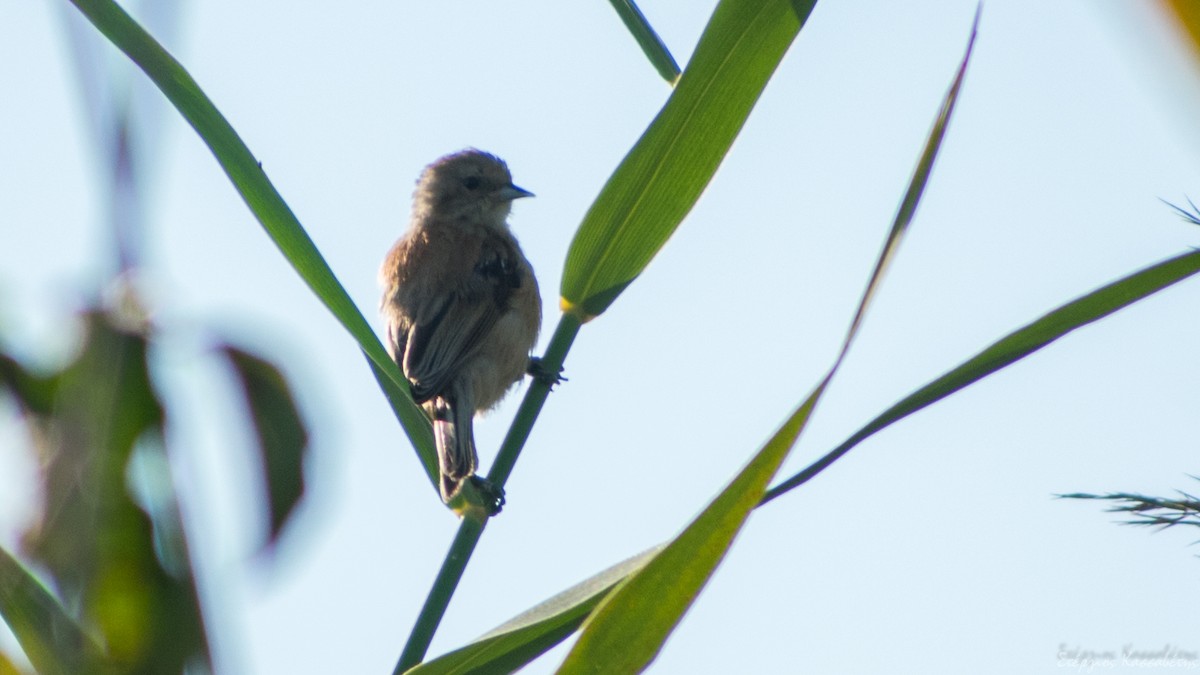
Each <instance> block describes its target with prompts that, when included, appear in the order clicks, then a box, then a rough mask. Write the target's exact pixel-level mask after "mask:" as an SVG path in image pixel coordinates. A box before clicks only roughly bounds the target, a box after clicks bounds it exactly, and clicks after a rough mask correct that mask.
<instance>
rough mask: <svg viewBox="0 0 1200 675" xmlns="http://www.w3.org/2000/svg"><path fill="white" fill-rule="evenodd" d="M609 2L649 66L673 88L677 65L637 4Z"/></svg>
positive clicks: (631, 2)
mask: <svg viewBox="0 0 1200 675" xmlns="http://www.w3.org/2000/svg"><path fill="white" fill-rule="evenodd" d="M609 2H611V3H612V6H613V9H615V10H617V15H618V16H620V17H621V21H623V22H624V23H625V27H626V28H627V29H629V32H630V33H631V34H632V35H633V39H635V40H637V43H638V46H639V47H641V48H642V51H643V52H644V53H645V54H646V58H648V59H650V64H651V65H653V66H654V69H655V70H657V71H658V74H659V75H660V76H662V79H664V80H666V81H667V84H669V85H671V86H675V82H677V81H678V80H679V64H677V63H675V57H673V56H671V52H670V50H668V49H667V46H666V45H665V44H663V41H662V38H660V37H658V33H656V32H654V28H653V27H652V26H651V25H650V22H649V21H647V20H646V17H645V15H643V14H642V10H640V9H638V6H637V3H635V2H634V1H633V0H609Z"/></svg>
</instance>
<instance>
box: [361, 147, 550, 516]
mask: <svg viewBox="0 0 1200 675" xmlns="http://www.w3.org/2000/svg"><path fill="white" fill-rule="evenodd" d="M531 196H533V195H532V193H530V192H528V191H526V190H523V189H521V188H519V187H517V186H515V185H513V183H512V175H511V174H509V172H508V166H507V165H505V163H504V162H503V161H502V160H500V158H498V157H495V156H493V155H489V154H487V153H485V152H481V151H479V150H474V149H469V150H464V151H462V152H458V153H455V154H452V155H447V156H445V157H442V158H441V159H439V160H437V161H436V162H434V163H433V164H430V165H429V166H427V167H426V168H425V170H424V172H422V173H421V177H420V179H419V180H418V181H417V189H416V192H414V193H413V211H412V221H411V222H410V223H409V228H408V231H407V232H406V233H405V234H404V236H402V237H401V238H400V239H399V240H398V241H397V242H396V244H395V245H394V246H392V249H391V251H389V252H388V255H387V258H386V259H384V262H383V267H382V268H381V269H380V271H379V275H380V281H381V283H382V284H383V287H384V292H383V301H382V302H381V306H380V309H381V312H382V313H383V316H384V318H385V319H386V321H387V335H386V344H387V349H388V353H390V354H391V356H392V358H393V359H394V360H395V361H396V364H397V365H399V366H400V369H401V370H402V371H403V372H404V375H405V377H407V378H408V380H409V382H410V383H411V384H412V396H413V400H415V401H416V402H417V403H419V404H421V405H422V406H423V407H424V409H425V411H426V412H427V413H428V414H429V416H430V418H431V419H432V420H433V434H434V440H435V441H436V443H437V453H438V465H439V469H440V471H441V480H440V484H439V488H440V491H441V495H442V500H443V501H445V502H447V503H448V502H449V501H450V500H451V499H453V498H454V497H455V495H457V494H458V492H459V490H460V489H461V488H462V484H463V481H464V480H467V479H468V478H471V477H472V476H473V475H474V473H475V468H476V466H477V465H478V463H479V458H478V455H477V454H476V452H475V439H474V435H473V433H472V428H471V422H472V419H473V418H474V417H475V415H476V413H479V412H483V411H485V410H488V409H490V408H492V407H493V406H495V405H496V404H497V403H498V402H499V401H500V399H501V398H503V396H504V394H505V392H507V391H508V389H509V387H511V386H512V385H513V384H514V383H516V382H517V381H518V380H520V379H521V377H522V376H523V375H524V374H525V372H526V371H527V369H528V368H529V364H530V358H529V355H530V351H531V350H532V349H533V346H534V343H535V342H536V341H537V335H538V330H539V328H540V326H541V320H542V301H541V295H540V294H539V292H538V286H537V280H536V279H535V278H534V276H533V269H532V268H531V267H530V265H529V261H528V260H526V259H525V254H524V253H522V252H521V247H520V246H519V245H518V244H517V240H516V238H515V237H513V234H512V232H511V231H510V230H509V227H508V222H507V218H508V214H509V211H510V210H511V208H512V202H513V200H514V199H520V198H521V197H531ZM497 503H498V504H499V503H500V502H499V501H498V502H497Z"/></svg>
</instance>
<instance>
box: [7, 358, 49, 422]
mask: <svg viewBox="0 0 1200 675" xmlns="http://www.w3.org/2000/svg"><path fill="white" fill-rule="evenodd" d="M57 384H58V383H57V381H56V380H55V379H54V378H53V377H42V376H38V375H35V374H33V373H30V372H29V371H27V370H25V368H24V367H22V366H21V364H19V363H17V361H16V360H15V359H13V358H12V357H11V356H9V355H8V354H3V353H0V390H7V391H8V392H9V393H10V394H12V395H13V397H14V398H16V401H17V404H18V405H19V407H20V409H21V410H22V411H23V412H27V413H31V414H34V415H48V414H49V413H50V409H51V406H52V405H53V401H54V389H55V387H56V386H57Z"/></svg>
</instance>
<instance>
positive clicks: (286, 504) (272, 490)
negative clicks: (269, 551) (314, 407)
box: [220, 345, 308, 546]
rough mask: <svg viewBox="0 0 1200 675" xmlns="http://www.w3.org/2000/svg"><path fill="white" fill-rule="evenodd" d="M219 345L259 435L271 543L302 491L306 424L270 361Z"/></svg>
mask: <svg viewBox="0 0 1200 675" xmlns="http://www.w3.org/2000/svg"><path fill="white" fill-rule="evenodd" d="M220 350H221V351H222V352H223V353H224V354H225V356H226V357H227V358H228V359H229V363H230V365H232V366H233V368H234V371H235V372H237V375H238V380H239V381H240V382H241V385H242V392H243V393H244V394H245V396H246V403H247V404H248V406H249V412H250V417H251V419H252V420H253V421H254V430H255V432H256V434H257V436H258V448H257V449H258V459H259V462H260V464H261V466H262V472H263V477H264V478H266V482H267V485H266V488H267V506H268V511H269V513H268V515H269V517H270V523H271V533H270V537H269V540H268V542H267V544H268V546H270V545H274V544H275V542H276V541H277V540H278V538H279V534H280V532H281V531H282V530H283V526H284V525H285V524H286V523H287V519H288V517H289V516H290V515H291V513H292V510H293V509H294V508H295V507H296V504H297V503H298V502H299V501H300V497H301V496H303V495H304V458H305V456H306V454H307V451H308V429H307V428H306V427H305V424H304V421H303V420H302V419H301V418H300V411H299V410H298V409H297V408H296V401H295V398H294V397H293V396H292V391H291V388H290V387H289V386H288V383H287V381H285V380H284V379H283V373H281V372H279V369H278V368H276V367H275V366H274V365H273V364H271V363H268V362H267V361H265V360H263V359H261V358H259V357H257V356H254V355H253V354H250V353H248V352H245V351H243V350H241V349H238V348H237V347H233V346H231V345H221V347H220Z"/></svg>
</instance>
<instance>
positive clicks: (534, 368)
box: [525, 356, 567, 389]
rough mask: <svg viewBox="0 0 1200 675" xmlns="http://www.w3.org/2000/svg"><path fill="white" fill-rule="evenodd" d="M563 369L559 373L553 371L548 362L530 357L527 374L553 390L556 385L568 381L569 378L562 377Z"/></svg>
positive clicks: (526, 369) (560, 368)
mask: <svg viewBox="0 0 1200 675" xmlns="http://www.w3.org/2000/svg"><path fill="white" fill-rule="evenodd" d="M562 371H563V369H562V367H559V369H558V370H557V371H555V370H551V369H550V367H549V366H547V365H546V362H545V361H543V360H542V359H540V358H538V357H536V356H531V357H529V365H528V366H527V367H526V368H525V372H526V373H528V374H529V376H530V377H532V378H533V379H534V381H535V382H540V383H542V384H544V385H546V386H547V387H550V388H551V389H553V388H554V385H556V384H562V383H563V382H566V381H567V378H565V377H563V376H562Z"/></svg>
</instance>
